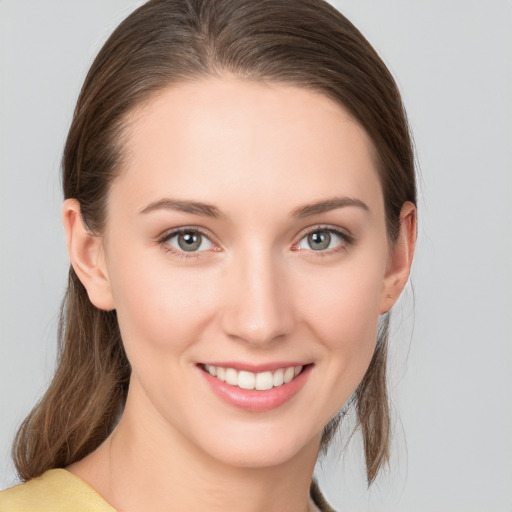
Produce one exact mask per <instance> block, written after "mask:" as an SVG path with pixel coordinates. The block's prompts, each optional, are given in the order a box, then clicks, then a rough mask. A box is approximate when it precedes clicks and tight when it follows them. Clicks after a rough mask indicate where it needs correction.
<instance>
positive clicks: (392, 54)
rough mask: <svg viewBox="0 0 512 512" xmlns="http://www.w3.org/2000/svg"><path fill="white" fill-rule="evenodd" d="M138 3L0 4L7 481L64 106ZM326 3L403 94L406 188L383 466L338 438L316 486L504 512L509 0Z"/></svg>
mask: <svg viewBox="0 0 512 512" xmlns="http://www.w3.org/2000/svg"><path fill="white" fill-rule="evenodd" d="M140 3H141V2H140V1H139V2H134V1H131V0H81V1H78V0H67V1H64V0H32V1H30V0H0V344H1V345H0V488H3V487H7V486H9V485H12V484H13V483H15V482H16V476H15V472H14V470H13V467H12V464H11V462H10V460H9V451H10V444H11V442H12V438H13V435H14V432H15V430H16V427H17V426H18V425H19V423H20V422H21V421H22V419H23V418H24V416H25V415H26V414H27V413H28V412H29V410H30V408H31V407H32V406H33V404H34V403H35V401H36V400H37V399H38V398H39V397H40V396H41V394H42V393H43V391H44V389H45V386H46V385H47V383H48V381H49V379H50V377H51V375H52V370H53V367H54V366H53V365H54V358H55V350H56V323H57V313H58V308H59V303H60V299H61V296H62V294H63V291H64V286H65V281H66V275H67V267H68V260H67V254H66V250H65V244H64V236H63V232H62V229H61V225H60V206H61V192H60V188H59V167H60V158H61V151H62V147H63V142H64V138H65V134H66V130H67V128H68V126H69V123H70V119H71V114H72V110H73V107H74V102H75V101H76V97H77V94H78V91H79V88H80V86H81V82H82V81H83V79H84V77H85V73H86V71H87V69H88V66H89V65H90V63H91V60H92V58H93V57H94V55H95V54H96V53H97V51H98V50H99V48H100V46H101V44H102V42H103V41H104V40H105V39H106V37H107V36H108V35H109V33H110V32H111V31H112V30H113V28H114V27H115V26H116V25H117V24H118V23H119V22H120V21H121V20H122V19H123V18H124V17H125V16H126V15H127V14H128V13H129V12H130V11H131V10H133V8H134V7H136V6H137V5H140ZM333 3H334V4H335V5H336V6H337V7H338V8H339V9H340V10H341V11H342V12H343V13H344V14H345V15H346V16H347V17H348V18H349V19H351V20H352V21H353V22H354V24H355V25H356V26H357V27H358V28H359V29H360V30H361V31H362V32H363V33H364V34H365V35H366V37H367V38H368V39H369V40H370V42H371V43H372V44H373V45H374V46H375V48H376V49H377V51H378V52H379V53H380V54H381V56H382V57H383V59H384V60H385V62H386V63H387V64H388V65H389V67H390V69H391V71H392V73H393V74H394V75H395V77H396V79H397V82H398V84H399V86H400V88H401V90H402V92H403V96H404V100H405V103H406V107H407V110H408V113H409V117H410V122H411V126H412V130H413V133H414V137H415V141H416V146H417V158H418V167H419V171H420V179H419V186H420V194H421V196H420V203H419V215H420V232H419V240H418V250H417V257H416V261H415V263H414V269H413V278H412V280H413V285H414V288H413V289H412V288H411V287H410V286H409V287H408V289H407V291H406V293H405V295H404V297H403V298H402V300H401V302H400V303H399V305H398V307H397V311H396V312H395V318H394V331H395V335H394V336H393V340H392V345H391V350H390V352H391V361H390V384H391V397H392V403H393V410H394V431H395V435H394V443H393V456H392V461H391V466H390V468H389V470H388V471H387V472H386V473H384V474H383V475H382V476H381V477H380V478H379V480H378V481H377V483H376V484H375V485H374V486H373V487H372V488H371V489H370V490H367V489H366V487H365V483H364V472H363V462H362V457H361V446H360V439H359V438H357V437H355V438H354V439H353V441H352V442H351V443H350V444H349V446H348V448H347V449H343V446H344V444H345V440H346V438H344V437H343V436H342V437H341V438H340V439H339V442H338V445H337V446H335V448H334V449H333V450H332V451H331V454H330V455H329V456H328V457H327V459H326V460H325V461H324V462H323V463H322V464H321V465H320V464H319V465H318V467H317V474H318V476H319V479H320V485H321V488H322V489H323V490H324V492H325V494H326V496H327V498H328V500H329V501H330V502H331V504H332V505H333V506H334V507H335V508H336V509H338V510H340V511H344V510H347V511H348V510H350V511H352V512H357V511H377V510H378V511H394V512H401V511H402V512H422V511H425V512H427V511H428V512H434V511H439V512H444V511H446V512H510V511H511V510H512V372H511V369H512V343H511V341H512V336H511V334H512V327H511V325H512V322H511V320H512V291H511V290H512V265H511V261H512V258H511V256H512V222H511V218H512V215H511V214H512V211H511V210H512V207H511V203H512V195H511V192H512V186H511V185H512V183H511V182H512V178H511V177H512V172H511V171H512V90H511V89H512V88H511V85H512V40H511V39H512V37H511V34H512V3H511V2H510V1H508V0H485V1H484V0H480V1H474V0H473V1H472V0H410V1H405V0H378V1H377V0H339V1H335V2H333ZM412 290H414V294H413V291H412ZM413 295H414V297H413ZM413 299H414V300H413ZM342 452H343V453H344V455H343V456H342V455H341V453H342ZM340 457H341V458H340Z"/></svg>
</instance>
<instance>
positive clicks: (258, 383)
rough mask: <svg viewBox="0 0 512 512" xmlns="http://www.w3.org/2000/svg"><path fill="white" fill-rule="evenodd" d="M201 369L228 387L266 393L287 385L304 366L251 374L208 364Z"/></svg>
mask: <svg viewBox="0 0 512 512" xmlns="http://www.w3.org/2000/svg"><path fill="white" fill-rule="evenodd" d="M306 366H308V365H306ZM201 367H202V369H203V370H204V371H206V372H208V373H209V374H210V375H211V376H212V377H215V378H216V379H218V380H221V381H222V382H225V383H226V384H229V385H230V386H233V387H238V388H240V389H255V390H258V391H266V390H269V389H272V388H275V387H279V386H282V385H283V384H288V383H289V382H291V381H292V380H293V379H294V378H295V377H297V375H299V374H300V373H301V372H302V370H303V369H304V368H305V366H288V367H286V368H279V369H277V370H274V371H265V372H258V373H253V372H248V371H245V370H236V369H235V368H225V367H223V366H212V365H208V364H204V365H201Z"/></svg>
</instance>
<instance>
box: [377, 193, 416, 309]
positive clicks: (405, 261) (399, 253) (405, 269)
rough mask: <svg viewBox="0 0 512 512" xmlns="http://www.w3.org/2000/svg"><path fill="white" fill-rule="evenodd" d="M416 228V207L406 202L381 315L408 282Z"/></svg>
mask: <svg viewBox="0 0 512 512" xmlns="http://www.w3.org/2000/svg"><path fill="white" fill-rule="evenodd" d="M416 229H417V226H416V207H415V206H414V204H412V203H411V202H406V203H404V205H403V206H402V211H401V212H400V232H399V235H398V238H397V239H396V240H395V242H394V243H393V246H392V247H391V250H390V257H389V262H388V266H387V269H386V276H385V278H384V284H383V288H382V294H381V302H380V309H379V314H381V315H382V314H384V313H387V312H388V311H389V310H390V309H391V308H392V307H393V306H394V305H395V303H396V301H397V300H398V298H399V297H400V294H401V293H402V291H403V289H404V288H405V285H406V284H407V280H408V279H409V274H410V272H411V265H412V259H413V256H414V249H415V247H416Z"/></svg>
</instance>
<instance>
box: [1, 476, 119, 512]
mask: <svg viewBox="0 0 512 512" xmlns="http://www.w3.org/2000/svg"><path fill="white" fill-rule="evenodd" d="M70 510H73V512H114V509H113V508H112V507H111V506H110V505H109V504H108V503H107V502H106V501H105V500H104V499H103V498H102V497H101V496H100V495H99V494H98V493H97V492H96V491H95V490H94V489H93V488H92V487H89V486H88V485H87V484H86V483H85V482H83V481H82V480H80V479H79V478H77V477H76V476H74V475H73V474H72V473H70V472H69V471H66V470H65V469H51V470H49V471H47V472H46V473H44V474H43V475H41V476H40V477H38V478H34V479H32V480H29V481H28V482H25V483H24V484H20V485H17V486H15V487H11V488H10V489H6V490H5V491H2V492H0V512H69V511H70Z"/></svg>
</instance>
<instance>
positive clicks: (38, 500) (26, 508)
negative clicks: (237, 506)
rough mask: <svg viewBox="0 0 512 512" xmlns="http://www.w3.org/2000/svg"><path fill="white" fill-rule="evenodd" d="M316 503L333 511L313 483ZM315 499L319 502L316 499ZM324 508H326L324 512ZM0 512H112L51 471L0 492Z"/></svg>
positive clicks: (74, 480)
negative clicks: (318, 501)
mask: <svg viewBox="0 0 512 512" xmlns="http://www.w3.org/2000/svg"><path fill="white" fill-rule="evenodd" d="M313 487H314V489H316V491H315V493H314V495H315V494H316V495H317V498H316V499H315V501H317V500H318V499H320V503H319V504H320V505H321V506H320V508H318V507H317V505H316V504H315V502H314V501H313V499H312V498H311V496H310V498H309V510H310V512H320V511H325V512H328V511H332V510H333V509H332V508H330V507H329V505H327V504H326V503H325V502H323V497H322V496H321V494H320V492H319V491H318V488H317V486H316V482H315V481H314V483H313V486H312V490H313ZM318 496H319V497H320V498H318ZM324 507H325V508H324ZM0 512H115V509H114V508H113V507H112V506H111V505H109V504H108V503H107V502H106V501H105V500H104V499H103V498H102V497H101V496H100V495H99V494H98V493H97V492H96V491H95V490H94V489H93V488H92V487H91V486H89V485H87V484H86V483H85V482H84V481H83V480H80V478H78V477H77V476H75V475H73V473H70V472H69V471H67V470H65V469H50V470H49V471H46V473H44V474H43V475H41V476H40V477H38V478H34V479H32V480H29V481H28V482H25V483H24V484H20V485H16V486H15V487H11V488H10V489H6V490H5V491H1V492H0Z"/></svg>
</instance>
